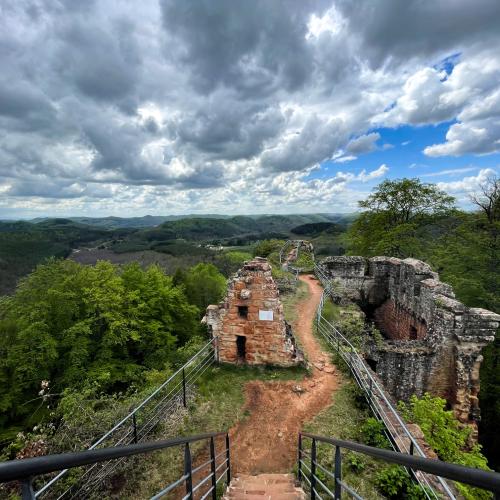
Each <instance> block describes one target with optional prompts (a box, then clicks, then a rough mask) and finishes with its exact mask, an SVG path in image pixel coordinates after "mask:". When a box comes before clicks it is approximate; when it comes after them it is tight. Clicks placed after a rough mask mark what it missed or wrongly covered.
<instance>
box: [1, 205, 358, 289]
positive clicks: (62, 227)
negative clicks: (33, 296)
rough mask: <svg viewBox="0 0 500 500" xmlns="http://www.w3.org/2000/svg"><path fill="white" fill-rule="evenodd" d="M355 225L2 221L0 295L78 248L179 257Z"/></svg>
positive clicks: (236, 220) (247, 220) (339, 218)
mask: <svg viewBox="0 0 500 500" xmlns="http://www.w3.org/2000/svg"><path fill="white" fill-rule="evenodd" d="M350 220H352V216H350V215H347V216H346V215H342V214H340V215H339V214H307V215H303V214H300V215H251V216H243V215H238V216H235V217H230V216H227V215H203V216H179V215H172V216H152V215H147V216H145V217H129V218H121V217H102V218H94V217H66V218H38V219H34V220H32V221H0V294H3V293H10V292H11V291H13V289H14V287H15V285H16V283H17V281H18V279H19V278H20V277H21V276H24V275H26V274H28V273H29V272H31V271H32V270H33V269H34V267H35V266H36V265H37V264H39V263H40V262H43V261H44V260H45V259H47V258H50V257H59V258H65V257H67V256H68V255H69V254H70V253H71V251H72V250H73V249H75V248H82V247H87V248H89V247H90V248H91V249H92V248H97V247H99V248H101V249H103V248H105V249H107V250H108V251H111V252H114V253H117V254H118V253H120V254H126V253H129V252H137V251H146V250H147V251H149V250H154V251H156V252H161V253H162V254H169V255H174V256H189V255H202V254H203V252H205V250H204V249H203V248H202V247H200V244H204V243H217V244H222V245H224V246H247V245H251V244H253V243H254V242H256V241H258V240H262V239H270V238H278V239H286V238H289V237H293V236H294V232H292V231H296V230H299V231H306V232H305V233H300V234H304V235H309V233H307V231H314V230H316V229H318V230H319V228H323V227H324V228H332V227H334V225H332V224H333V223H334V224H335V225H339V226H340V227H346V226H347V225H348V224H349V222H350ZM297 228H302V229H297ZM314 228H316V229H314ZM295 234H298V233H295ZM311 234H317V233H311ZM319 234H320V238H319V239H320V240H321V244H322V249H323V251H324V252H331V251H332V247H331V242H332V238H335V236H332V235H330V234H328V229H327V230H326V231H323V232H320V233H319ZM335 248H336V247H335Z"/></svg>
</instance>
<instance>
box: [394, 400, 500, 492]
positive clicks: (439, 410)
mask: <svg viewBox="0 0 500 500" xmlns="http://www.w3.org/2000/svg"><path fill="white" fill-rule="evenodd" d="M445 408H446V400H444V399H443V398H439V397H433V396H431V395H430V394H428V393H426V394H424V396H422V398H417V397H416V396H412V397H411V398H410V401H409V403H403V402H400V403H399V409H400V410H401V412H402V414H403V416H404V417H405V419H407V420H409V421H411V422H414V423H416V424H418V425H419V426H420V427H421V429H422V432H423V433H424V436H425V439H426V441H427V442H428V443H429V445H430V446H431V447H432V448H433V449H434V450H435V452H436V453H437V454H438V456H439V458H440V459H441V460H444V461H446V462H452V463H456V464H460V465H465V466H468V467H474V468H478V469H483V470H490V469H489V467H488V463H487V460H486V457H484V455H483V454H482V453H481V446H480V445H478V444H472V445H471V444H470V437H471V432H472V429H471V428H470V427H468V426H463V425H461V424H460V423H459V422H458V420H456V418H455V417H454V416H453V412H451V411H449V410H446V409H445ZM457 488H458V489H459V491H460V493H461V494H462V495H463V496H464V497H465V498H466V499H468V500H469V499H470V500H472V499H488V498H492V496H491V494H490V493H488V492H487V491H484V490H481V489H478V488H473V487H472V486H467V485H464V484H461V483H457Z"/></svg>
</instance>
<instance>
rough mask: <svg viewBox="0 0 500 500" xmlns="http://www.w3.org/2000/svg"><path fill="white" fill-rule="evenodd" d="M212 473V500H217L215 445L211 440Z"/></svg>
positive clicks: (211, 439) (212, 439)
mask: <svg viewBox="0 0 500 500" xmlns="http://www.w3.org/2000/svg"><path fill="white" fill-rule="evenodd" d="M210 472H211V473H212V500H217V478H216V477H215V443H214V438H213V437H211V438H210Z"/></svg>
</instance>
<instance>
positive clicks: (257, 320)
mask: <svg viewBox="0 0 500 500" xmlns="http://www.w3.org/2000/svg"><path fill="white" fill-rule="evenodd" d="M203 320H204V322H206V324H207V325H208V328H209V330H210V331H211V334H212V336H213V337H217V347H218V356H219V360H220V361H222V362H226V363H247V364H251V365H258V364H271V365H279V366H292V365H295V364H297V363H299V362H300V361H302V354H301V353H300V351H299V350H298V349H297V347H296V345H295V340H294V338H293V335H292V332H291V327H290V325H289V324H288V323H287V322H286V321H285V317H284V314H283V305H282V304H281V301H280V299H279V291H278V288H277V286H276V284H275V282H274V280H273V277H272V275H271V266H270V265H269V263H268V262H267V260H266V259H263V258H260V257H256V258H255V259H253V260H251V261H249V262H246V263H245V265H244V266H243V267H242V268H241V269H240V270H239V271H238V272H237V273H236V274H235V275H234V276H233V277H232V279H231V280H230V281H229V284H228V291H227V294H226V297H225V298H224V300H223V301H222V302H221V303H220V304H219V305H210V306H208V307H207V312H206V316H205V318H203Z"/></svg>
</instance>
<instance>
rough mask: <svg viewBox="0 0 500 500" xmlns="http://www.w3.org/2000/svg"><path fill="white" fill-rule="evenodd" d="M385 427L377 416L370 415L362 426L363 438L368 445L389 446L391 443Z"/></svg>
mask: <svg viewBox="0 0 500 500" xmlns="http://www.w3.org/2000/svg"><path fill="white" fill-rule="evenodd" d="M384 430H385V427H384V424H383V423H382V422H379V421H378V420H377V419H376V418H373V417H369V418H367V419H366V421H365V423H364V424H363V425H362V426H361V429H360V431H361V439H362V440H363V442H364V443H366V444H367V445H368V446H375V447H377V448H389V446H390V443H389V440H388V439H387V437H386V435H385V433H384Z"/></svg>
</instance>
